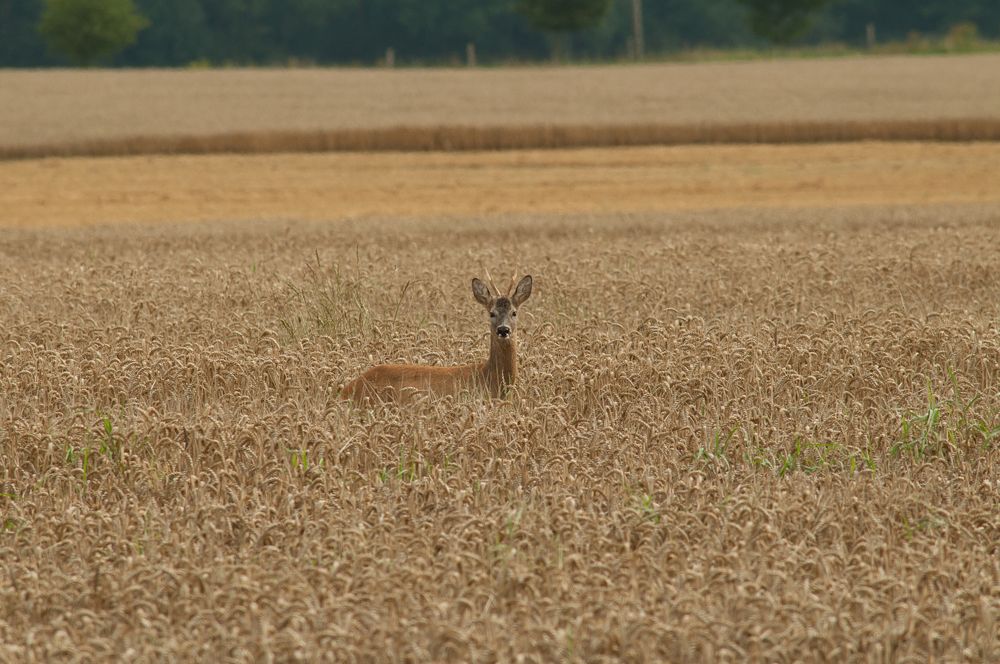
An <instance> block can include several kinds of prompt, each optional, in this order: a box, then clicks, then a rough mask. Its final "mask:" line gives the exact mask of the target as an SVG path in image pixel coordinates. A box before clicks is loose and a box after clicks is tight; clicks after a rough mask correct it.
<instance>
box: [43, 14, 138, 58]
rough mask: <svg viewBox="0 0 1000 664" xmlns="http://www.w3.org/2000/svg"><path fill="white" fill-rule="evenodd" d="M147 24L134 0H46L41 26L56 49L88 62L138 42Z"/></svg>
mask: <svg viewBox="0 0 1000 664" xmlns="http://www.w3.org/2000/svg"><path fill="white" fill-rule="evenodd" d="M146 25H147V22H146V19H145V18H143V17H142V16H141V15H140V14H139V13H138V12H137V11H136V9H135V5H133V4H132V0H47V1H46V6H45V12H44V13H43V14H42V20H41V22H40V23H39V26H38V29H39V32H40V33H41V34H42V36H43V37H44V38H45V40H46V41H47V42H48V44H49V47H50V48H52V49H53V50H54V51H58V52H60V53H62V54H63V55H66V56H68V57H69V58H70V59H71V60H73V61H74V62H76V63H77V64H81V65H89V64H93V63H94V62H95V61H96V60H98V59H99V58H102V57H104V56H107V55H111V54H113V53H116V52H117V51H120V50H121V49H123V48H125V47H126V46H128V45H129V44H132V43H133V42H135V39H136V36H137V35H138V34H139V31H140V30H142V29H143V28H144V27H145V26H146Z"/></svg>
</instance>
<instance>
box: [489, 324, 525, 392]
mask: <svg viewBox="0 0 1000 664" xmlns="http://www.w3.org/2000/svg"><path fill="white" fill-rule="evenodd" d="M490 337H491V340H490V356H489V358H487V360H486V362H485V363H484V364H483V379H484V381H485V383H486V387H487V388H488V389H489V391H490V394H492V395H493V396H495V397H498V396H502V395H503V393H504V392H506V391H507V388H508V387H509V386H511V385H513V384H514V381H515V380H516V379H517V346H516V344H515V342H514V337H513V336H512V337H511V338H510V339H506V340H501V339H499V338H498V337H497V336H496V335H490Z"/></svg>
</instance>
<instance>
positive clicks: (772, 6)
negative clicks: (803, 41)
mask: <svg viewBox="0 0 1000 664" xmlns="http://www.w3.org/2000/svg"><path fill="white" fill-rule="evenodd" d="M831 1H832V0H737V2H739V3H740V4H741V5H743V6H745V7H746V8H747V9H748V10H749V12H750V15H749V17H748V20H749V23H750V29H751V30H753V32H754V34H756V35H758V36H760V37H763V38H764V39H767V40H769V41H771V42H774V43H776V44H788V43H791V42H793V41H795V40H796V39H799V38H800V37H802V36H803V35H805V34H806V32H808V31H809V28H810V27H812V22H813V20H814V19H815V16H816V13H817V12H818V11H820V10H821V9H823V8H824V7H826V6H827V5H828V4H830V2H831Z"/></svg>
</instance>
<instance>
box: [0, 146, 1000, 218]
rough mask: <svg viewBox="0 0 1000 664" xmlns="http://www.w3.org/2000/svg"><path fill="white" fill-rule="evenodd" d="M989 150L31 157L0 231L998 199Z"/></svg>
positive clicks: (0, 182)
mask: <svg viewBox="0 0 1000 664" xmlns="http://www.w3.org/2000/svg"><path fill="white" fill-rule="evenodd" d="M997 173H1000V145H998V144H996V143H961V144H955V143H843V144H819V145H784V146H768V145H753V146H691V147H651V148H607V149H580V150H547V151H510V152H469V153H382V154H317V155H301V154H293V155H270V156H266V155H264V156H262V155H258V156H253V155H233V156H228V155H215V156H177V157H130V158H121V159H114V158H107V159H85V158H82V159H42V160H29V161H16V162H5V163H0V227H8V228H11V227H39V226H64V227H65V226H75V225H94V224H109V223H131V222H144V223H150V222H153V223H155V222H184V221H215V220H220V219H245V220H265V219H281V220H295V219H315V220H329V219H342V218H345V217H350V218H357V217H367V218H385V217H420V218H434V217H448V218H458V219H461V218H468V217H482V216H487V215H491V216H498V215H500V216H502V215H506V214H529V213H534V214H538V213H547V214H570V213H572V214H582V215H592V214H595V213H603V214H614V213H629V214H643V213H649V212H657V211H671V210H696V209H712V208H740V207H755V208H781V207H824V206H848V205H850V206H855V205H860V206H863V205H913V204H987V203H997V202H1000V187H997V186H996V183H997Z"/></svg>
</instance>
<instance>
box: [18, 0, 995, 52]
mask: <svg viewBox="0 0 1000 664" xmlns="http://www.w3.org/2000/svg"><path fill="white" fill-rule="evenodd" d="M635 6H636V4H635V2H634V0H0V67H39V66H58V65H65V64H72V63H74V62H77V63H83V64H89V63H93V62H98V63H100V64H105V65H109V66H124V67H149V66H157V67H175V66H187V65H191V64H192V63H194V64H205V65H224V64H233V65H268V64H289V63H302V64H359V65H370V64H373V63H375V62H378V61H379V60H380V58H383V57H384V56H385V53H386V50H387V49H389V48H391V49H392V50H393V51H394V53H395V54H396V57H397V58H398V61H399V62H401V63H414V64H419V63H423V64H447V63H455V64H458V63H460V62H463V61H464V59H465V57H466V48H467V45H468V44H474V45H475V51H476V54H477V56H478V59H479V61H481V62H512V61H514V62H516V61H539V60H544V59H547V58H549V57H551V56H552V54H553V53H557V54H559V53H562V54H563V55H566V56H567V57H568V56H569V55H570V54H571V55H572V56H573V57H576V58H582V59H609V58H620V57H625V56H627V54H628V53H629V49H630V48H631V46H630V45H631V44H632V43H633V42H632V36H633V31H634V24H633V11H634V9H635ZM641 7H642V19H643V21H642V22H643V25H644V36H645V39H644V42H645V48H646V51H647V53H651V54H668V53H671V52H676V51H680V50H685V49H690V48H699V47H700V48H722V49H724V48H742V47H761V46H765V45H767V44H769V43H820V42H839V43H844V44H848V45H862V44H864V43H865V40H866V35H868V38H870V36H871V35H870V33H869V32H868V31H869V30H871V28H869V27H868V26H873V28H874V30H875V31H876V34H877V39H878V40H886V41H890V40H891V41H901V40H906V39H907V38H912V36H913V35H914V34H917V33H920V34H924V35H941V34H944V33H946V32H947V31H948V30H949V29H952V28H953V26H955V25H956V24H963V25H964V29H965V30H966V32H968V31H970V30H971V31H973V32H977V33H978V34H979V35H981V36H982V37H985V38H991V39H996V38H997V37H1000V2H998V1H997V0H643V2H641ZM95 12H97V13H98V14H100V13H102V12H104V13H109V15H110V16H111V18H107V17H104V16H100V17H98V18H96V19H95V18H94V15H95V14H94V13H95Z"/></svg>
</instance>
